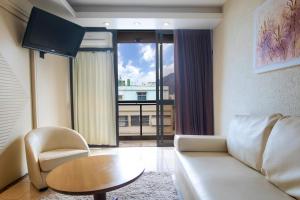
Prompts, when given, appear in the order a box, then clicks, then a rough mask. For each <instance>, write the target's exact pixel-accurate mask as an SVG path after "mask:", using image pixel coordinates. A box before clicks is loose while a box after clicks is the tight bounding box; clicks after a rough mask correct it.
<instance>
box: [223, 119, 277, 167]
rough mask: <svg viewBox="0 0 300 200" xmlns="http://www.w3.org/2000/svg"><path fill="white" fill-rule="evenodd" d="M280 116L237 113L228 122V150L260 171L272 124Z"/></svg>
mask: <svg viewBox="0 0 300 200" xmlns="http://www.w3.org/2000/svg"><path fill="white" fill-rule="evenodd" d="M281 117H282V115H281V114H273V115H270V116H267V117H261V116H252V115H237V116H235V117H234V119H233V120H232V122H231V124H230V128H229V132H228V135H227V148H228V152H229V153H230V154H231V155H232V156H233V157H235V158H237V159H238V160H240V161H241V162H243V163H245V164H246V165H248V166H250V167H252V168H254V169H255V170H258V171H261V167H262V156H263V152H264V149H265V145H266V143H267V140H268V137H269V135H270V132H271V130H272V128H273V126H274V124H275V123H276V122H277V121H278V120H279V119H280V118H281Z"/></svg>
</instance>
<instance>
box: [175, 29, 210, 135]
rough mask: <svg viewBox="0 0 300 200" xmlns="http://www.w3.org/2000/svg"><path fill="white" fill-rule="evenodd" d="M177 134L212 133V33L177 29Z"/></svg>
mask: <svg viewBox="0 0 300 200" xmlns="http://www.w3.org/2000/svg"><path fill="white" fill-rule="evenodd" d="M174 33H175V34H174V48H175V84H176V87H175V88H176V92H175V95H176V133H177V134H184V135H213V133H214V117H213V68H212V47H211V32H210V31H209V30H176V31H175V32H174Z"/></svg>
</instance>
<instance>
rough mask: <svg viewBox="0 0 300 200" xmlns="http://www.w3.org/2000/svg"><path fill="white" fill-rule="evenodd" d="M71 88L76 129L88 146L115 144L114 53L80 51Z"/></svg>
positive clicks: (75, 63)
mask: <svg viewBox="0 0 300 200" xmlns="http://www.w3.org/2000/svg"><path fill="white" fill-rule="evenodd" d="M73 89H74V91H73V92H74V94H73V95H74V98H73V99H74V125H75V130H77V131H78V132H79V133H80V134H82V136H83V137H84V138H85V139H86V140H87V143H88V144H94V145H116V113H115V109H116V108H115V98H116V97H115V78H114V67H113V53H111V52H79V53H78V54H77V57H76V59H75V62H74V68H73Z"/></svg>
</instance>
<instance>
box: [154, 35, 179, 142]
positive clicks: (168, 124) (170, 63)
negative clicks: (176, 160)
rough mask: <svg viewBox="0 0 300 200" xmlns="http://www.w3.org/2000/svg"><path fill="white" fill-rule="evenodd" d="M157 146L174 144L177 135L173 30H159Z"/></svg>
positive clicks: (157, 45) (157, 46)
mask: <svg viewBox="0 0 300 200" xmlns="http://www.w3.org/2000/svg"><path fill="white" fill-rule="evenodd" d="M156 48H157V58H156V87H157V90H156V111H157V112H156V115H157V117H156V118H157V146H172V145H173V139H174V135H175V74H174V43H173V33H172V32H171V31H160V32H157V44H156Z"/></svg>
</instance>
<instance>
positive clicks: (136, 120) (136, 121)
mask: <svg viewBox="0 0 300 200" xmlns="http://www.w3.org/2000/svg"><path fill="white" fill-rule="evenodd" d="M142 125H143V126H149V125H150V117H149V115H147V116H142ZM131 126H140V116H139V115H134V116H131Z"/></svg>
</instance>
